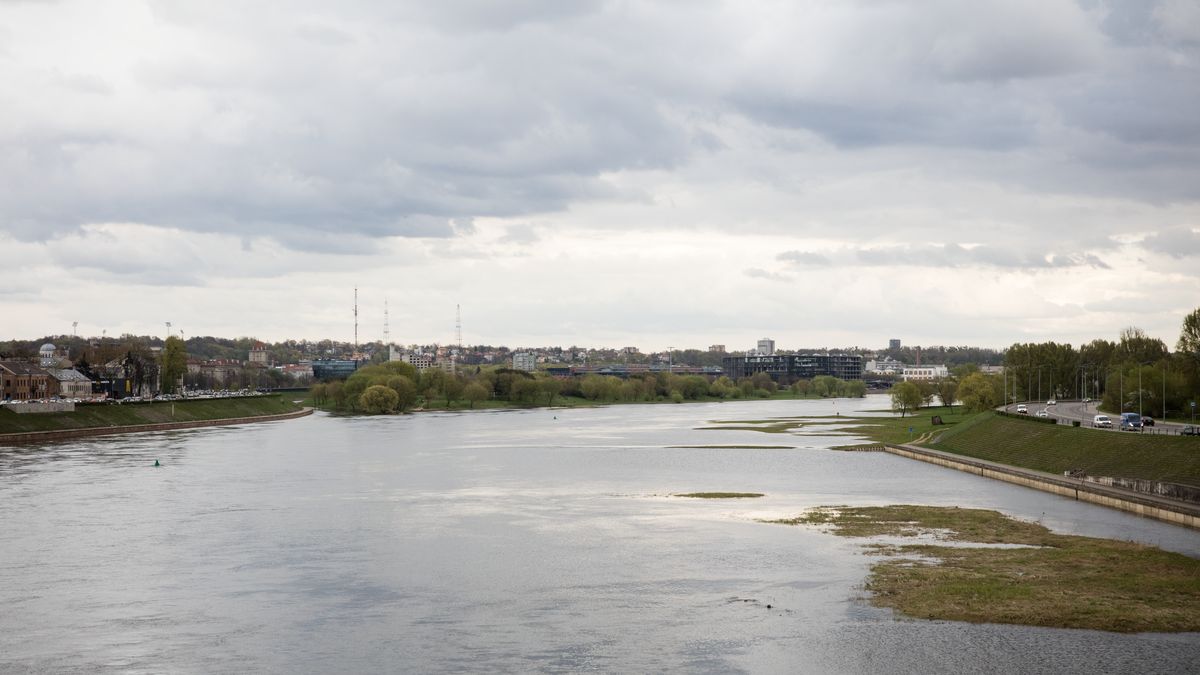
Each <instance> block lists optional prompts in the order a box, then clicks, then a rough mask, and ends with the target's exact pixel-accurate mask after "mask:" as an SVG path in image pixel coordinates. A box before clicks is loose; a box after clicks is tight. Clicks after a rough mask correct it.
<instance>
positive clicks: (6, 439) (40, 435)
mask: <svg viewBox="0 0 1200 675" xmlns="http://www.w3.org/2000/svg"><path fill="white" fill-rule="evenodd" d="M312 412H313V409H312V408H304V409H302V410H297V411H296V412H290V413H281V414H279V415H258V416H256V417H227V418H224V419H215V420H193V421H191V422H161V423H159V424H131V425H126V426H119V427H87V428H84V429H57V430H55V431H28V432H22V433H16V434H0V445H7V444H13V443H40V442H43V441H60V440H65V439H69V438H88V437H89V436H108V435H111V434H133V433H140V432H144V431H171V430H172V429H194V428H198V427H217V426H225V425H229V424H249V423H251V422H272V421H275V420H290V419H295V418H297V417H304V416H305V415H311V414H312Z"/></svg>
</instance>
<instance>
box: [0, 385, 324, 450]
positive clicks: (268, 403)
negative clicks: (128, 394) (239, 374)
mask: <svg viewBox="0 0 1200 675" xmlns="http://www.w3.org/2000/svg"><path fill="white" fill-rule="evenodd" d="M309 414H312V409H310V408H301V407H300V406H299V405H297V404H295V403H293V402H292V401H290V400H285V399H283V398H282V397H280V396H278V395H271V396H255V397H246V398H236V399H205V400H193V401H175V402H159V403H142V404H126V405H96V406H79V407H77V409H76V410H75V411H74V412H64V413H50V414H44V415H17V414H15V413H13V412H11V411H9V410H5V409H3V408H0V444H11V443H36V442H41V441H49V440H61V439H67V438H82V437H88V436H102V435H108V434H125V433H137V432H145V431H166V430H171V429H189V428H194V427H207V426H217V425H228V424H246V423H250V422H269V421H275V420H287V419H293V418H296V417H303V416H305V415H309Z"/></svg>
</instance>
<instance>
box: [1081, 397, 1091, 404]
mask: <svg viewBox="0 0 1200 675" xmlns="http://www.w3.org/2000/svg"><path fill="white" fill-rule="evenodd" d="M1083 402H1084V403H1091V402H1092V399H1090V398H1086V397H1085V398H1084V399H1083Z"/></svg>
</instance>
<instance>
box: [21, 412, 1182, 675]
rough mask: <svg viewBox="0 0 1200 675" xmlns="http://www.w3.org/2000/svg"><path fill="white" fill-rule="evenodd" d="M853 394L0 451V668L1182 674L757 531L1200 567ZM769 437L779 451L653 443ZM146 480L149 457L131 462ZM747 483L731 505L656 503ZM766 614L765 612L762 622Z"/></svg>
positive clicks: (1074, 633) (1146, 638) (834, 547)
mask: <svg viewBox="0 0 1200 675" xmlns="http://www.w3.org/2000/svg"><path fill="white" fill-rule="evenodd" d="M881 407H884V401H883V400H881V399H880V398H878V397H875V398H868V399H866V400H859V401H853V400H844V399H843V400H839V401H836V402H830V401H764V402H733V403H720V404H691V405H653V406H614V407H609V408H596V409H579V410H545V409H543V410H532V411H505V412H470V413H461V414H449V413H447V414H437V413H426V414H417V415H407V416H400V417H377V418H345V417H335V416H329V415H325V414H321V413H318V414H316V415H313V416H311V417H307V418H303V419H299V420H292V421H286V422H275V423H264V424H257V425H246V426H239V427H223V428H210V429H197V430H188V431H179V432H167V433H156V434H146V435H137V436H111V437H106V438H97V439H90V440H85V441H79V442H65V443H55V444H46V445H43V446H24V447H19V448H0V608H2V609H0V671H3V672H43V671H44V672H89V673H91V672H147V673H163V672H171V673H221V672H231V673H233V672H236V673H242V672H278V673H285V672H286V673H330V672H462V671H470V672H514V673H519V672H531V671H533V672H580V671H584V672H615V673H645V672H664V671H671V672H719V673H726V672H750V673H797V672H806V673H863V672H875V673H889V672H896V673H917V672H919V673H984V672H1025V673H1038V672H1045V673H1061V672H1089V673H1096V672H1138V673H1153V672H1162V673H1180V672H1188V671H1193V672H1194V671H1195V670H1196V669H1197V668H1198V667H1200V635H1197V634H1194V633H1191V634H1177V635H1163V634H1143V635H1114V634H1109V633H1100V632H1094V631H1081V630H1057V629H1041V628H1026V627H1015V626H998V625H970V624H963V623H955V622H936V621H923V620H912V619H906V618H903V617H897V616H894V615H892V613H891V612H889V611H887V610H881V609H876V608H872V607H870V606H869V604H868V603H867V602H866V601H865V600H864V599H863V596H864V592H863V591H862V588H861V587H862V583H863V581H864V579H865V577H866V575H867V571H868V568H869V566H870V564H871V561H872V558H871V557H869V556H868V555H866V554H865V553H864V550H863V548H862V546H861V542H860V541H856V540H852V539H844V538H839V537H835V536H832V535H829V534H825V533H822V532H819V531H816V530H812V529H808V528H802V527H786V526H780V525H770V524H763V523H759V522H757V521H756V519H758V518H771V517H785V516H794V515H796V514H797V513H798V512H799V511H801V510H802V509H804V508H806V507H810V506H817V505H830V504H855V505H870V504H890V503H920V504H935V505H958V506H965V507H985V508H994V509H998V510H1000V511H1002V512H1004V513H1007V514H1010V515H1014V516H1017V517H1021V518H1026V519H1032V520H1039V521H1041V522H1042V523H1044V524H1046V525H1047V526H1049V527H1050V528H1052V529H1053V530H1055V531H1058V532H1064V533H1077V534H1085V535H1091V536H1104V537H1111V538H1119V539H1131V540H1137V541H1142V542H1148V543H1151V544H1154V545H1157V546H1161V547H1163V548H1167V549H1170V550H1175V551H1180V552H1184V553H1187V554H1188V555H1192V556H1200V534H1198V533H1196V532H1193V531H1190V530H1186V529H1184V528H1179V527H1175V526H1171V525H1166V524H1162V523H1158V522H1156V521H1152V520H1146V519H1141V518H1137V517H1134V516H1130V515H1126V514H1123V513H1120V512H1117V511H1113V510H1109V509H1104V508H1101V507H1096V506H1091V505H1088V504H1082V503H1078V502H1075V501H1071V500H1067V499H1063V498H1059V497H1055V496H1051V495H1048V494H1044V493H1041V492H1037V491H1034V490H1029V489H1025V488H1020V487H1016V486H1012V485H1008V484H1005V483H1000V482H996V481H990V480H986V479H983V478H979V477H977V476H972V475H969V474H966V473H961V472H957V471H952V470H948V469H943V468H939V467H935V466H932V465H928V464H924V463H921V462H916V461H912V460H907V459H903V458H899V457H895V456H892V455H888V454H885V453H877V452H852V453H847V452H837V451H831V450H829V449H828V448H829V447H831V446H834V445H840V444H844V443H846V442H847V439H846V437H844V436H832V435H829V434H828V432H827V431H823V430H822V429H821V428H815V429H805V430H804V431H802V432H801V433H800V434H797V435H787V434H764V433H759V432H753V431H724V430H723V431H715V430H705V429H702V428H701V427H705V426H707V425H709V424H710V423H711V422H712V421H715V420H746V419H762V418H767V417H773V416H796V415H828V414H832V413H833V412H834V411H840V412H850V411H853V410H855V409H870V408H881ZM717 444H720V445H725V444H743V445H748V444H755V445H792V446H796V447H795V448H794V449H780V448H772V449H746V448H740V449H733V448H698V447H691V448H686V447H671V446H687V445H691V446H702V445H717ZM155 460H159V461H160V462H161V464H162V466H161V467H159V468H154V467H153V465H154V461H155ZM693 491H747V492H763V493H766V496H765V497H763V498H761V499H753V500H694V499H685V498H679V497H671V496H670V494H671V493H680V492H693ZM768 604H770V605H771V608H770V609H768V608H767V605H768Z"/></svg>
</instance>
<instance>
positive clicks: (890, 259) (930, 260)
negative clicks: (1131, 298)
mask: <svg viewBox="0 0 1200 675" xmlns="http://www.w3.org/2000/svg"><path fill="white" fill-rule="evenodd" d="M846 252H847V253H851V254H853V257H854V258H855V259H856V260H857V262H858V263H860V264H863V265H868V266H881V265H896V266H902V267H947V268H968V267H999V268H1011V269H1023V270H1038V269H1051V268H1063V267H1093V268H1099V269H1109V266H1108V264H1107V263H1105V262H1104V261H1103V260H1101V259H1100V258H1099V257H1098V256H1096V255H1094V254H1091V253H1068V254H1060V253H1034V252H1030V251H1022V250H1017V249H1012V248H999V247H994V246H970V247H966V246H961V245H958V244H944V245H942V244H924V245H908V244H900V245H892V246H877V247H866V248H858V249H848V250H847V251H846Z"/></svg>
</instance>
